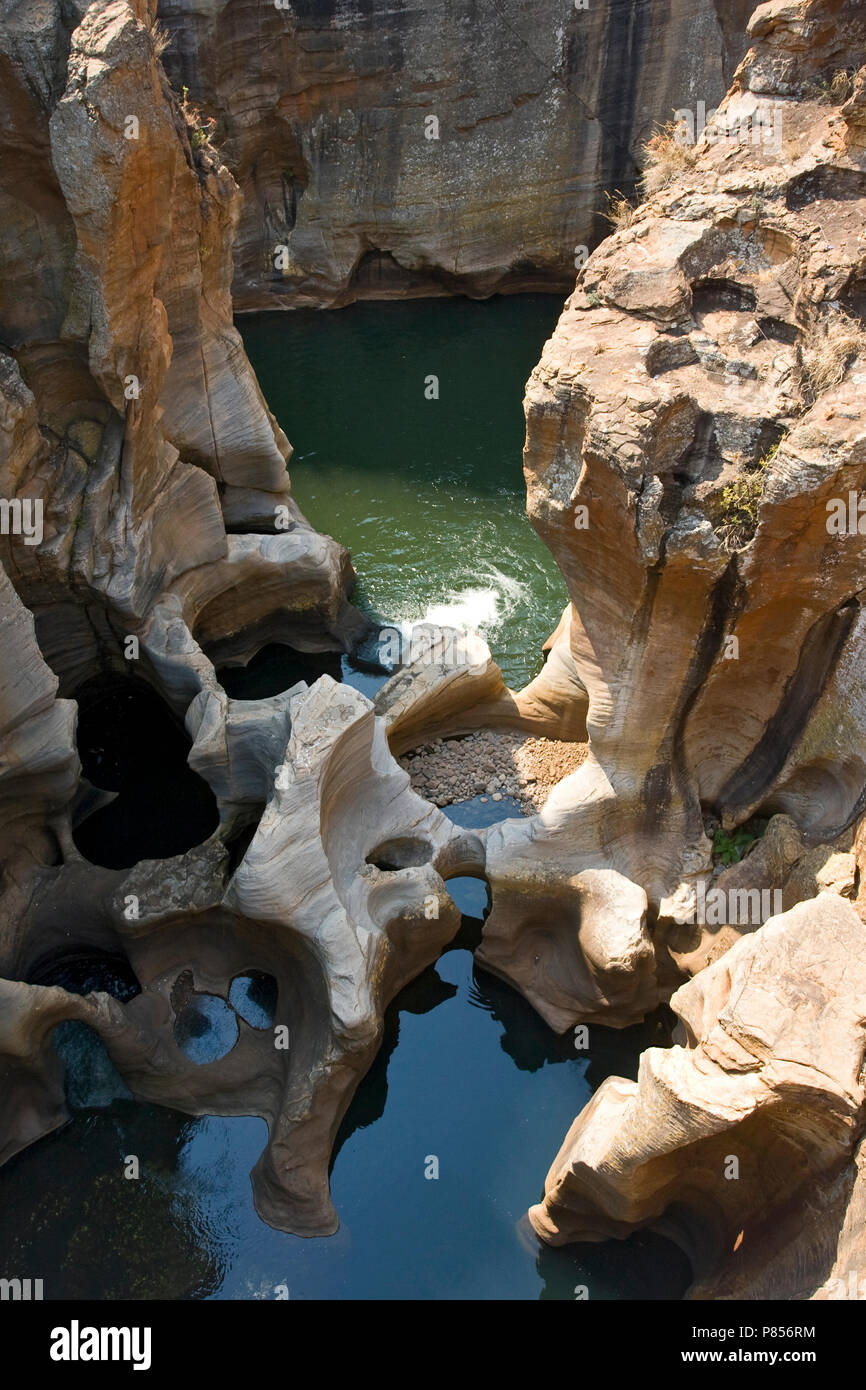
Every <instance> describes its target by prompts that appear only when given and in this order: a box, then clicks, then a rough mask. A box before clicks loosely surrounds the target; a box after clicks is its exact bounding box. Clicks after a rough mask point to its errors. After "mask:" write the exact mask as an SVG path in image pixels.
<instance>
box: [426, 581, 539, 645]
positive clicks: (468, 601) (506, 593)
mask: <svg viewBox="0 0 866 1390" xmlns="http://www.w3.org/2000/svg"><path fill="white" fill-rule="evenodd" d="M482 577H483V578H484V579H486V580H487V581H488V583H487V584H486V585H485V586H484V587H483V588H482V587H477V586H471V587H468V588H465V589H458V590H456V591H454V592H453V593H451V594H449V595H448V597H447V598H445V599H444V600H442V601H441V602H439V603H430V604H428V605H427V610H426V612H425V613H424V614H423V616H422V617H416V618H404V619H403V620H402V622H401V623H400V628H401V631H402V633H403V635H404V637H407V638H411V636H412V630H413V628H415V627H417V626H418V625H419V624H421V623H433V624H435V625H436V626H437V627H450V628H456V629H457V630H458V631H462V632H477V633H479V635H480V636H482V637H484V638H485V639H486V640H488V641H489V640H490V638H491V636H492V635H493V634H494V633H495V632H496V631H498V629H499V628H500V627H501V626H502V624H503V622H504V621H505V619H506V618H507V617H508V616H509V615H510V614H511V613H512V612H513V611H514V609H515V608H516V606H517V605H518V604H519V603H520V601H521V599H522V598H523V597H524V594H525V593H526V587H527V586H526V585H525V584H521V582H520V580H519V579H512V578H511V577H510V576H509V575H507V574H503V573H502V571H501V570H499V569H497V568H496V566H495V565H491V566H489V569H488V573H486V574H484V575H483V576H482Z"/></svg>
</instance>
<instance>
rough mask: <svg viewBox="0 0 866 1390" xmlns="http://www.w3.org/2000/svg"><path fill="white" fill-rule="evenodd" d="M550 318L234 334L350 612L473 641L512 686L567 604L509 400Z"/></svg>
mask: <svg viewBox="0 0 866 1390" xmlns="http://www.w3.org/2000/svg"><path fill="white" fill-rule="evenodd" d="M560 309H561V301H560V299H559V297H558V296H556V295H520V296H515V297H506V298H499V299H492V300H488V301H486V302H483V303H478V302H475V301H472V300H468V299H431V300H414V301H412V302H409V303H403V304H400V303H394V304H388V303H385V304H356V305H353V306H352V307H351V308H348V309H340V310H335V311H333V312H330V313H321V312H318V313H317V312H316V311H314V310H310V311H302V312H299V313H271V314H262V315H255V316H244V317H242V318H241V319H239V320H238V326H239V328H240V330H241V332H242V334H243V338H244V344H245V346H246V349H247V353H248V354H249V357H250V360H251V361H252V364H253V366H254V367H255V369H256V371H257V373H258V376H259V381H260V382H261V386H262V390H263V391H264V393H265V397H266V399H267V401H268V404H269V405H270V407H271V409H272V410H273V411H274V413H275V415H276V416H277V418H278V420H279V422H280V424H281V425H282V427H283V429H284V430H285V431H286V434H287V435H288V437H289V439H290V440H291V441H292V444H293V445H294V449H295V452H294V455H293V457H292V459H291V462H290V464H289V471H290V473H291V475H292V490H293V493H294V496H295V498H296V500H297V502H298V504H299V505H300V507H301V508H302V510H303V511H304V512H305V513H306V515H307V517H308V518H309V520H310V522H311V523H312V524H313V525H314V526H315V527H316V528H317V529H318V530H320V531H324V532H325V533H326V534H328V535H331V536H334V537H335V538H336V539H337V540H339V541H341V542H342V544H343V545H345V546H348V548H349V550H351V552H352V558H353V561H354V564H355V568H356V569H357V571H358V574H359V577H360V584H359V586H358V589H357V590H356V592H355V596H354V599H355V602H356V603H357V604H358V606H359V607H360V608H362V609H363V610H364V611H365V612H368V613H370V614H371V615H372V616H374V617H376V618H379V619H381V620H383V621H385V622H391V623H395V624H397V625H410V624H411V623H413V622H418V621H421V620H422V619H424V618H427V619H429V620H430V621H432V622H439V623H446V624H452V625H455V626H466V627H471V628H475V629H476V630H477V631H480V632H482V634H483V635H484V636H485V637H486V639H487V641H488V642H489V644H490V647H491V649H492V651H493V655H494V656H495V657H496V659H497V661H498V662H499V663H500V665H501V666H502V670H503V674H504V676H505V680H506V682H507V684H509V685H511V686H512V687H519V686H521V685H524V684H526V682H527V681H528V680H531V679H532V677H533V676H534V675H536V674H537V672H538V670H539V669H540V666H541V647H542V643H543V642H544V640H545V638H546V637H547V636H549V634H550V632H551V631H552V630H553V628H554V627H555V626H556V623H557V622H558V620H559V615H560V613H561V611H562V608H563V606H564V604H565V601H566V594H565V588H564V585H563V582H562V578H561V576H560V574H559V571H558V569H557V568H556V565H555V564H554V562H553V559H552V558H551V556H550V554H549V552H548V550H547V549H546V547H545V546H543V545H542V543H541V541H540V540H539V539H538V538H537V536H536V535H535V532H534V531H533V530H532V527H531V526H530V524H529V522H528V521H527V519H526V515H525V505H526V493H525V488H524V482H523V471H522V466H521V450H522V448H523V439H524V434H525V424H524V418H523V408H522V401H523V393H524V387H525V384H526V379H527V377H528V376H529V374H530V372H531V371H532V368H533V367H534V366H535V364H536V362H537V361H538V358H539V356H540V354H541V349H542V346H543V344H544V342H545V340H546V339H547V338H548V337H549V336H550V334H551V333H552V332H553V329H554V327H555V326H556V321H557V318H558V316H559V312H560ZM434 376H435V377H436V378H437V380H438V392H439V396H438V399H427V397H426V396H425V391H428V392H429V391H430V390H431V389H432V386H431V384H430V382H429V378H430V377H434Z"/></svg>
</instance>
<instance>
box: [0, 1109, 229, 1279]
mask: <svg viewBox="0 0 866 1390" xmlns="http://www.w3.org/2000/svg"><path fill="white" fill-rule="evenodd" d="M191 1130H192V1123H191V1122H190V1121H189V1120H187V1119H185V1118H184V1117H183V1116H181V1115H178V1114H177V1113H176V1112H175V1111H172V1110H167V1109H164V1108H163V1107H162V1106H158V1105H136V1104H132V1103H130V1102H125V1101H115V1103H114V1104H113V1105H112V1106H111V1107H110V1109H109V1110H108V1111H106V1112H104V1113H101V1114H94V1113H91V1114H87V1115H77V1116H75V1118H74V1119H73V1120H72V1121H71V1122H70V1123H69V1124H68V1125H67V1126H66V1127H65V1128H64V1129H62V1130H59V1131H58V1132H56V1133H55V1134H51V1135H49V1136H48V1137H47V1138H45V1139H42V1140H41V1141H40V1143H39V1144H37V1145H36V1146H35V1147H33V1148H31V1149H29V1150H26V1151H25V1152H24V1153H22V1154H19V1155H17V1156H16V1157H15V1158H13V1159H11V1160H10V1162H9V1163H7V1164H6V1165H5V1166H4V1167H2V1168H0V1249H2V1251H3V1256H4V1260H5V1261H6V1262H7V1266H8V1268H9V1269H14V1270H15V1271H16V1274H19V1275H20V1277H22V1278H26V1277H28V1276H29V1277H33V1278H42V1279H44V1281H45V1297H46V1299H49V1298H50V1299H58V1298H60V1299H76V1300H79V1299H145V1298H146V1299H151V1298H206V1297H207V1296H208V1295H209V1294H212V1293H214V1292H215V1291H216V1290H217V1289H218V1288H219V1286H220V1284H221V1282H222V1279H223V1277H224V1273H225V1271H224V1267H223V1264H222V1260H221V1250H220V1247H219V1245H218V1244H217V1242H216V1241H214V1240H213V1239H212V1238H211V1237H210V1235H209V1232H208V1229H207V1226H206V1224H204V1223H203V1221H202V1217H201V1213H200V1211H199V1209H198V1205H197V1203H196V1202H195V1201H193V1200H192V1199H191V1198H190V1197H189V1196H188V1194H187V1193H186V1192H185V1191H184V1189H183V1184H182V1182H181V1181H180V1180H179V1178H178V1171H179V1168H180V1165H181V1159H182V1156H183V1150H184V1145H185V1143H186V1140H187V1137H188V1135H189V1134H190V1132H191ZM129 1154H137V1155H138V1156H139V1158H140V1163H141V1176H140V1177H139V1178H138V1179H137V1180H135V1179H128V1178H125V1177H124V1165H125V1159H126V1157H127V1155H129ZM34 1192H38V1194H39V1200H38V1202H34V1200H33V1194H34ZM97 1233H98V1236H97ZM95 1241H97V1246H98V1251H99V1258H98V1259H94V1242H95Z"/></svg>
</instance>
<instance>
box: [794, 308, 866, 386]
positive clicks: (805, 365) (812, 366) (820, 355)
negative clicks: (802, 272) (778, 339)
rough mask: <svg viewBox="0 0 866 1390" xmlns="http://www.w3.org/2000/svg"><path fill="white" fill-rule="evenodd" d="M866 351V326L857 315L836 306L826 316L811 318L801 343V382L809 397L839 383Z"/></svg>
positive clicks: (799, 346) (798, 350) (804, 330)
mask: <svg viewBox="0 0 866 1390" xmlns="http://www.w3.org/2000/svg"><path fill="white" fill-rule="evenodd" d="M861 354H866V330H864V328H863V325H862V324H861V323H860V322H859V320H858V319H855V318H852V317H851V315H850V314H846V313H845V310H844V309H835V310H833V311H831V313H830V315H829V316H828V317H827V318H826V319H823V320H819V319H817V318H814V317H813V318H812V319H811V320H810V321H809V322H808V323H807V324H806V326H805V327H804V329H803V336H802V338H801V340H800V342H799V344H798V349H797V365H798V369H799V378H800V386H801V388H802V390H803V392H804V394H805V395H806V396H807V398H808V399H811V400H814V399H815V398H816V397H817V396H820V394H821V392H822V391H828V390H829V389H830V388H831V387H832V386H838V385H839V383H840V382H841V381H843V380H844V378H845V374H846V372H847V371H848V368H849V366H850V365H851V362H852V360H853V359H854V358H855V357H858V356H860V355H861Z"/></svg>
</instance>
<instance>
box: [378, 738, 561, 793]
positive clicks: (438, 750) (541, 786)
mask: <svg viewBox="0 0 866 1390" xmlns="http://www.w3.org/2000/svg"><path fill="white" fill-rule="evenodd" d="M587 746H588V745H587V744H585V743H563V742H561V741H560V740H559V739H551V738H527V737H526V735H525V734H520V733H511V732H507V731H503V732H498V731H494V730H492V729H487V730H481V731H479V732H478V733H475V734H466V735H465V736H464V737H463V738H453V739H444V738H437V739H434V740H433V742H432V743H428V744H422V745H421V746H420V747H419V748H416V749H414V750H413V751H412V752H410V753H404V754H403V756H402V757H401V758H400V759H399V762H400V766H401V767H404V768H406V770H407V771H408V773H409V776H410V778H411V781H412V788H413V790H414V791H416V792H417V793H418V795H419V796H423V797H424V798H425V800H427V801H432V802H433V804H434V806H450V805H452V803H453V802H455V801H467V800H469V798H470V797H473V796H480V798H481V800H482V801H488V800H489V801H501V800H502V798H503V797H504V796H513V797H515V798H516V799H517V800H518V801H520V803H521V809H522V810H523V811H526V812H529V813H530V814H532V813H534V812H535V811H540V810H541V808H542V806H543V805H544V803H545V801H546V800H547V797H548V793H549V792H550V790H551V788H552V787H553V786H555V785H556V783H557V782H559V781H560V780H561V778H563V777H566V776H567V775H568V773H569V772H574V770H575V768H576V767H579V766H580V764H581V763H582V762H583V760H584V758H585V757H586V754H587Z"/></svg>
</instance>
